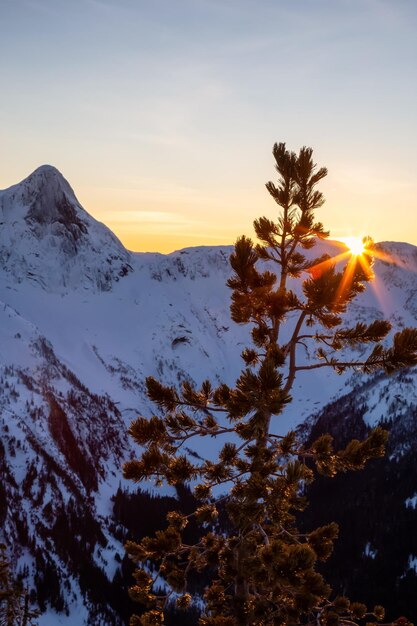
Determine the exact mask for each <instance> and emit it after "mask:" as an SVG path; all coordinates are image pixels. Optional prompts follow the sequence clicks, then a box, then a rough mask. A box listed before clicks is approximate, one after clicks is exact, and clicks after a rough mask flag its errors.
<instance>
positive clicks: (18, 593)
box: [0, 544, 39, 626]
mask: <svg viewBox="0 0 417 626" xmlns="http://www.w3.org/2000/svg"><path fill="white" fill-rule="evenodd" d="M38 615H39V613H38V611H34V610H32V609H31V607H30V602H29V594H28V593H27V591H25V590H24V589H23V588H22V586H21V585H20V584H19V583H17V582H16V581H14V580H13V579H12V577H11V574H10V566H9V561H8V559H7V555H6V546H5V545H4V544H0V626H35V624H36V621H35V619H36V617H37V616H38Z"/></svg>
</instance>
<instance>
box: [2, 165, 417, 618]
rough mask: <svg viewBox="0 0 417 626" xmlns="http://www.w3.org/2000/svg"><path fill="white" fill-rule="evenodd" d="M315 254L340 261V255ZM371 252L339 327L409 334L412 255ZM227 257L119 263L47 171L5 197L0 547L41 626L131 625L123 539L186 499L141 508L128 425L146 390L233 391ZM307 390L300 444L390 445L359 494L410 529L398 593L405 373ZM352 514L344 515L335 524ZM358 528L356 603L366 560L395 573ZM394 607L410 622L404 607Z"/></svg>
mask: <svg viewBox="0 0 417 626" xmlns="http://www.w3.org/2000/svg"><path fill="white" fill-rule="evenodd" d="M237 234H239V233H237ZM320 248H321V250H320V252H323V251H329V253H330V254H332V255H334V254H335V250H340V244H336V243H334V242H333V243H332V242H326V243H320ZM377 248H378V252H379V254H378V258H377V260H376V262H375V268H374V269H375V280H374V281H373V282H372V284H371V285H370V286H369V287H368V289H367V290H366V292H365V293H364V294H361V295H360V296H359V297H358V298H357V299H356V300H355V302H354V303H353V304H352V306H351V308H350V309H349V313H348V321H349V322H350V323H351V324H353V323H356V322H357V321H369V320H372V319H375V318H387V319H390V321H391V322H392V324H393V326H394V329H399V328H401V327H404V326H416V325H417V304H416V302H417V300H416V294H417V272H416V270H417V248H416V247H415V246H412V245H409V244H404V243H393V242H389V243H381V244H378V247H377ZM231 251H232V248H231V247H198V248H190V249H185V250H180V251H178V252H174V253H172V254H169V255H161V254H154V253H152V254H151V253H149V254H139V253H133V252H129V251H127V250H126V249H125V248H124V246H123V245H122V244H121V242H120V241H119V240H118V239H117V237H116V236H115V235H114V234H113V233H112V232H111V231H110V230H109V229H108V228H107V227H106V226H104V225H103V224H100V223H99V222H97V221H96V220H94V219H93V218H92V217H91V216H90V215H89V214H88V213H87V212H86V211H85V210H84V209H83V208H82V207H81V205H80V204H79V202H78V200H77V199H76V197H75V195H74V192H73V191H72V189H71V187H70V185H69V184H68V182H67V181H66V180H65V179H64V178H63V177H62V175H61V174H60V173H59V172H58V170H56V169H55V168H53V167H51V166H42V167H40V168H38V169H37V170H36V171H35V172H33V174H31V175H30V176H29V177H28V178H26V179H25V180H24V181H23V182H21V183H19V184H17V185H14V186H13V187H10V188H9V189H6V190H4V191H0V263H1V269H2V271H1V274H0V387H1V394H0V431H1V438H0V467H1V472H2V473H1V475H2V478H3V479H2V481H1V482H0V535H1V537H0V538H1V540H3V541H4V542H5V543H6V544H7V545H8V546H9V547H10V548H11V550H12V559H13V564H14V567H15V570H16V571H17V572H18V573H20V574H21V575H22V576H23V577H24V578H25V580H26V581H27V584H28V585H29V587H30V589H31V590H32V592H33V598H34V599H35V600H36V602H37V603H38V604H39V606H40V608H41V610H42V611H43V614H42V616H41V618H40V620H39V624H40V626H49V625H52V624H53V625H56V624H57V625H58V624H67V625H69V624H71V626H84V625H87V624H94V625H97V626H98V625H102V626H105V625H109V626H110V625H112V626H118V625H119V624H120V625H121V624H123V623H125V619H126V616H127V614H128V610H129V607H128V604H127V600H126V586H127V584H128V583H127V581H128V576H129V571H130V570H129V564H128V563H127V561H126V559H125V556H124V549H123V544H124V541H125V539H126V537H127V535H128V533H134V532H136V531H137V529H143V528H145V527H146V525H147V524H148V525H149V523H150V520H155V519H157V518H158V519H159V517H160V512H161V511H162V512H163V511H164V507H165V506H166V505H167V504H166V503H167V499H169V498H172V497H175V498H178V497H179V498H180V499H181V498H182V499H184V498H185V499H186V495H184V494H177V493H175V492H174V491H167V490H162V491H161V492H159V496H158V494H156V493H155V492H154V491H153V490H152V486H150V485H149V486H148V488H149V490H150V492H149V494H147V495H146V494H139V495H138V496H135V495H134V493H133V492H134V486H132V485H131V484H128V483H126V482H125V481H123V479H122V470H121V467H122V464H123V461H125V460H127V459H129V458H131V456H132V455H134V454H135V451H134V450H133V449H132V445H131V442H130V440H129V438H128V436H127V429H128V426H129V424H130V421H131V420H132V419H133V418H134V417H135V416H136V415H137V414H144V415H150V414H152V411H154V410H155V409H154V407H151V406H150V405H149V402H148V400H147V398H146V396H145V393H144V379H145V377H146V376H148V375H154V376H157V377H158V378H159V379H160V380H163V382H164V383H166V384H177V383H178V381H181V380H185V379H189V380H191V381H195V382H197V383H198V382H200V381H201V380H203V379H204V378H209V379H211V380H212V381H213V382H214V383H219V382H223V381H224V382H226V383H228V384H232V383H233V382H234V380H235V379H236V377H237V376H238V374H239V372H240V370H241V365H242V362H241V359H240V353H241V352H242V350H243V348H245V347H246V346H247V345H248V343H249V332H248V328H247V327H244V326H237V325H236V324H234V323H233V322H232V321H231V320H230V315H229V298H230V295H229V290H228V289H227V287H226V280H227V278H228V276H229V275H230V267H229V255H230V253H231ZM302 356H303V358H305V359H306V362H308V359H309V355H308V354H307V353H306V354H303V355H302ZM303 374H304V375H300V376H299V378H298V379H297V382H296V385H295V387H294V394H293V396H294V401H293V403H291V404H290V405H289V406H288V409H287V410H286V412H285V413H284V414H283V415H282V416H280V418H279V419H277V425H276V428H277V432H280V433H282V432H284V431H286V430H288V428H290V427H296V426H298V425H300V424H302V423H304V426H302V428H304V430H305V433H306V437H308V436H309V433H310V432H311V431H312V430H314V431H317V430H320V429H322V430H324V429H327V430H329V429H330V430H331V431H332V432H333V434H334V436H335V438H336V439H339V440H340V441H341V442H342V441H343V438H344V437H345V436H346V433H347V432H348V433H349V435H350V436H352V433H353V434H355V433H357V434H358V436H361V433H364V432H366V429H367V428H368V427H369V426H371V425H374V424H377V423H383V424H386V425H388V426H389V427H390V428H391V429H392V432H393V437H392V443H390V446H391V447H390V452H389V456H388V457H387V458H386V459H385V460H383V461H382V463H385V464H386V465H384V468H385V469H384V472H385V474H384V473H383V472H382V470H380V469H378V467H379V468H380V467H382V466H381V465H377V469H376V470H372V471H371V474H369V475H368V474H364V478H363V481H364V482H363V484H366V485H368V486H369V490H370V491H371V492H372V494H375V493H377V490H375V488H374V482H373V481H375V480H376V477H379V478H380V477H381V476H383V475H387V476H389V478H388V479H387V480H388V482H389V489H388V492H389V493H390V494H391V495H390V496H389V497H390V498H391V500H390V503H391V504H389V506H390V507H391V509H390V511H391V512H390V515H391V516H393V517H395V519H396V520H397V522H398V524H400V520H404V527H401V524H400V526H398V524H397V526H395V532H396V533H400V534H401V537H402V548H401V550H402V551H401V559H400V558H398V559H397V560H395V559H394V558H392V559H391V561H390V563H391V568H392V576H391V578H390V579H389V580H390V581H391V582H392V580H393V581H394V582H393V583H392V584H393V585H394V587H395V585H396V586H397V587H396V588H397V589H405V587H404V585H410V584H412V583H413V581H414V578H415V572H416V568H417V548H415V547H414V543H413V541H414V540H412V539H411V533H410V530H409V529H410V528H411V524H412V523H415V522H417V511H416V503H417V466H416V464H415V463H413V460H412V459H413V451H414V450H415V448H416V446H417V430H416V428H415V427H414V426H413V424H414V421H413V420H414V418H415V416H416V407H417V388H416V386H415V384H413V383H414V381H415V372H414V371H407V372H400V373H398V374H395V375H394V376H392V377H390V378H387V377H386V376H382V375H381V374H378V375H370V376H368V377H364V376H363V375H362V374H358V373H355V374H353V375H352V374H348V373H345V374H343V375H341V376H336V375H335V374H334V373H331V372H327V371H324V370H315V371H314V372H313V373H311V372H307V373H303ZM214 445H215V442H213V441H211V440H210V441H207V442H203V444H202V445H201V447H196V448H194V449H193V450H191V451H190V453H197V454H200V455H202V456H204V455H207V456H210V454H211V450H212V446H214ZM371 469H372V468H371ZM372 472H374V473H372ZM366 476H368V478H366ZM396 476H397V479H398V480H401V489H399V488H398V486H397V487H395V477H396ZM405 476H407V477H408V478H407V480H405V478H404V477H405ZM343 479H344V480H347V481H349V480H351V483H349V484H351V485H352V487H351V489H350V492H351V498H352V502H353V503H355V502H357V503H358V502H361V503H362V504H361V507H363V506H364V504H363V494H362V492H361V491H360V484H358V483H357V481H356V479H349V477H348V476H346V477H343ZM355 481H356V482H355ZM366 481H368V482H366ZM359 483H360V479H359ZM327 488H328V485H324V486H323V485H322V486H321V487H320V489H327ZM367 488H368V487H367ZM355 490H356V491H355ZM321 493H322V492H321ZM340 493H345V490H344V489H343V490H340ZM384 494H385V492H384ZM158 497H159V499H158ZM321 497H322V496H321V495H320V494H318V496H317V501H318V502H320V498H321ZM384 498H385V499H383V500H380V502H381V504H378V502H377V501H375V502H374V507H375V519H377V516H379V518H380V517H381V507H382V503H383V506H384V507H387V506H388V505H387V502H388V501H387V500H386V494H385V495H384ZM334 500H335V502H336V501H337V493H335V494H334ZM323 501H327V500H326V499H325V498H323ZM344 504H345V503H342V502H340V503H339V504H338V505H337V506H339V507H340V518H343V506H344ZM351 508H353V509H355V506H354V504H352V506H351ZM367 510H368V509H367ZM312 511H315V515H316V519H317V518H318V517H319V516H320V515H321V516H326V515H327V514H328V516H329V517H328V520H331V519H333V515H332V511H323V510H316V509H314V507H312ZM392 511H395V513H392ZM357 512H358V514H359V517H360V513H361V510H359V511H357ZM312 514H313V513H312ZM367 515H368V517H367V523H366V524H364V525H363V526H362V527H360V528H359V529H358V528H357V529H356V531H355V532H356V535H355V536H356V539H355V540H354V541H356V543H355V548H354V549H352V550H351V551H350V553H351V554H350V553H349V551H347V552H346V554H345V553H344V559H345V562H346V563H347V565H346V568H347V569H349V563H350V567H351V568H352V571H354V576H353V578H354V580H355V581H356V582H355V584H357V586H358V587H359V588H360V587H361V585H360V583H358V582H357V581H358V580H360V570H361V563H362V562H366V564H367V566H368V565H369V566H370V569H369V568H368V569H367V570H366V571H371V570H372V571H374V570H375V568H377V569H378V568H379V569H378V571H382V570H381V568H388V567H389V563H388V564H387V562H386V560H385V561H384V560H383V561H378V559H379V558H380V557H379V555H382V554H383V546H382V543H383V541H386V533H385V534H384V533H383V531H382V530H381V531H378V533H379V534H378V535H377V537H376V538H375V537H373V536H372V532H373V530H374V528H375V527H378V528H380V526H378V524H377V523H376V522H375V523H373V522H372V521H370V522H369V520H370V519H371V520H372V519H374V518H372V514H371V512H369V513H367ZM368 522H369V523H368ZM312 523H316V522H314V521H313V522H312ZM316 525H317V524H316ZM385 526H386V527H388V526H389V524H388V523H387V524H386V525H385ZM407 537H409V541H408V543H407ZM352 541H353V539H352ZM378 542H379V543H378ZM403 544H404V545H403ZM347 545H350V544H347ZM352 555H354V558H353V556H352ZM351 556H352V558H353V560H351V561H349V558H351ZM381 558H382V557H381ZM384 558H385V557H384ZM355 559H356V560H355ZM361 559H362V561H361ZM394 561H395V562H394ZM381 563H382V564H381ZM362 564H363V563H362ZM372 568H374V569H372ZM358 576H359V578H358ZM413 577H414V578H413ZM347 579H348V575H347V573H346V572H345V571H344V572H343V575H342V576H341V579H340V580H339V581H336V584H340V587H341V588H342V587H343V586H344V588H346V589H347V588H348V587H349V584H350V583H349V582H347ZM404 581H405V582H404ZM410 581H411V582H410ZM402 585H403V586H402ZM363 586H364V585H363V584H362V588H363ZM407 589H409V587H408V586H407ZM401 593H402V594H403V595H401V602H403V604H402V605H401V606H404V607H405V608H404V612H405V610H406V608H407V606H409V605H410V604H409V603H410V602H411V601H409V599H408V596H407V593H408V592H407V593H406V592H405V591H404V592H401ZM407 602H408V604H407ZM415 609H416V610H417V606H416V607H415Z"/></svg>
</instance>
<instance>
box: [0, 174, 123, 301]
mask: <svg viewBox="0 0 417 626" xmlns="http://www.w3.org/2000/svg"><path fill="white" fill-rule="evenodd" d="M0 227H1V237H0V260H1V263H2V267H3V269H4V270H6V271H8V272H10V273H11V274H12V275H13V277H14V278H15V279H16V280H17V281H18V282H21V281H23V280H31V281H33V282H38V283H39V284H40V285H41V286H42V288H43V289H45V290H47V291H50V290H55V291H57V290H59V291H61V292H64V291H65V290H67V289H68V288H71V289H83V288H85V289H90V290H91V289H93V290H94V289H96V290H98V291H107V290H109V289H110V287H111V284H112V283H113V282H114V281H117V280H118V279H119V278H120V276H124V275H125V274H127V273H128V272H129V270H130V264H129V261H130V254H129V253H128V252H127V250H125V248H124V247H123V245H122V244H121V243H120V241H119V240H118V239H117V237H116V236H115V235H114V234H113V233H112V232H111V231H110V230H109V229H108V228H106V227H105V226H104V225H103V224H100V223H99V222H97V221H96V220H95V219H93V218H92V217H91V216H90V215H89V214H88V213H87V212H86V211H84V209H83V208H82V207H81V205H80V203H79V202H78V200H77V198H76V197H75V194H74V192H73V190H72V189H71V187H70V185H69V184H68V182H67V181H66V180H65V178H64V177H63V176H62V174H60V172H59V171H58V170H57V169H56V168H55V167H52V166H50V165H43V166H41V167H39V168H38V169H36V170H35V171H34V172H33V173H32V174H31V175H30V176H28V177H27V178H26V179H25V180H23V181H22V182H21V183H19V184H17V185H14V186H13V187H10V188H9V189H6V190H4V191H2V192H0Z"/></svg>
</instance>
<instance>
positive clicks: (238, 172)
mask: <svg viewBox="0 0 417 626" xmlns="http://www.w3.org/2000/svg"><path fill="white" fill-rule="evenodd" d="M416 32H417V2H416V1H415V0H71V2H69V1H68V0H0V188H6V187H9V186H10V185H12V184H14V183H16V182H18V181H19V180H22V179H23V178H25V177H26V176H27V175H28V174H29V173H30V172H31V171H33V170H34V169H35V168H36V167H38V166H39V165H42V164H45V163H49V164H51V165H54V166H55V167H57V168H58V169H59V170H60V171H61V172H62V174H63V175H64V176H65V178H67V180H68V181H69V182H70V184H71V186H72V187H73V189H74V191H75V193H76V195H77V197H78V199H79V200H80V202H81V204H82V205H83V206H84V208H85V209H86V210H87V211H88V212H89V213H91V214H92V215H93V216H94V217H95V218H96V219H98V220H100V221H102V222H104V223H105V224H107V226H109V227H110V228H111V229H112V230H113V231H114V232H115V233H116V234H117V236H118V237H119V238H120V239H121V240H122V242H123V243H124V244H125V245H126V246H127V247H128V248H129V249H131V250H137V251H160V252H170V251H173V250H176V249H180V248H183V247H188V246H196V245H218V244H232V243H233V242H234V241H235V240H236V238H237V237H238V236H239V235H241V234H247V235H251V234H252V222H253V220H254V219H255V218H257V217H259V216H261V215H266V216H268V217H270V218H271V219H274V218H275V217H276V216H277V215H278V207H277V206H276V204H275V203H274V201H273V200H272V198H271V197H270V196H269V194H268V192H267V191H266V189H265V183H266V182H267V181H269V180H276V176H275V174H276V172H275V171H274V166H273V159H272V154H271V151H272V146H273V144H274V143H275V142H279V141H284V142H286V144H287V147H288V148H290V149H291V150H295V151H298V150H299V148H300V147H301V146H303V145H307V146H311V147H312V148H313V149H314V156H315V160H316V162H317V163H318V164H319V165H320V166H326V167H327V168H328V170H329V174H328V176H327V178H326V179H325V180H324V181H323V182H322V184H321V186H320V190H321V191H322V192H323V193H324V194H325V196H326V204H325V205H324V206H323V207H322V208H321V209H320V210H319V213H318V215H317V217H318V219H320V220H321V221H322V222H323V223H324V225H325V226H326V228H328V229H330V230H331V236H332V237H333V238H335V239H337V238H341V237H347V236H351V235H365V234H366V235H370V236H372V237H373V238H374V239H375V240H376V241H386V240H391V241H392V240H393V241H407V242H409V243H413V244H416V245H417V177H416V173H417V150H416V145H417V115H416V110H417V80H416V79H417V76H416V74H417V72H416V69H417V38H416V36H415V33H416Z"/></svg>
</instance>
